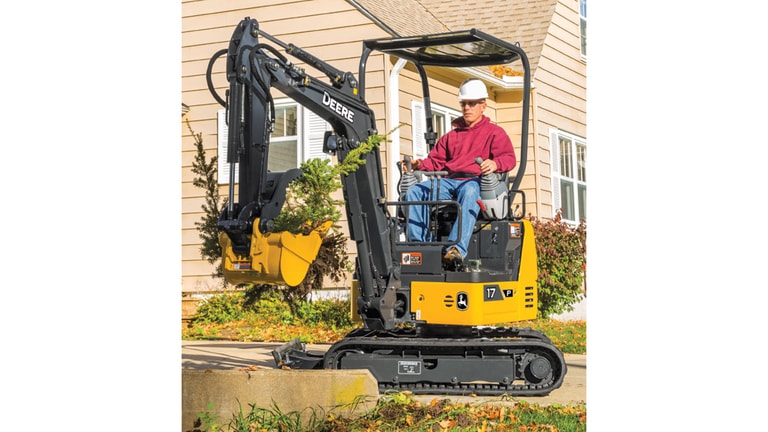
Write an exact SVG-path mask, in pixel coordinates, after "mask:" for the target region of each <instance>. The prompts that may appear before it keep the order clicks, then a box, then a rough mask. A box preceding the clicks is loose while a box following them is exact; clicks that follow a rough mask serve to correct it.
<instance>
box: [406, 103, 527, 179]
mask: <svg viewBox="0 0 768 432" xmlns="http://www.w3.org/2000/svg"><path fill="white" fill-rule="evenodd" d="M452 125H453V127H454V129H452V130H451V131H449V132H448V133H446V134H445V135H443V136H442V137H440V139H439V140H438V141H437V144H436V145H435V147H434V148H432V151H430V152H429V154H428V155H427V157H426V158H425V159H422V160H421V161H420V165H419V170H421V171H448V173H449V174H451V173H472V174H475V175H480V165H478V164H477V163H476V162H475V158H476V157H478V156H479V157H481V158H483V160H485V159H493V160H494V162H496V165H497V166H498V169H497V171H498V172H506V171H509V170H511V169H512V168H514V167H515V164H516V163H517V159H516V158H515V149H514V148H513V147H512V141H511V140H510V139H509V136H507V133H506V132H504V129H502V128H501V126H498V125H496V124H493V123H491V119H489V118H488V117H486V116H485V115H483V118H482V119H480V121H479V122H477V124H476V125H475V126H474V127H471V128H470V127H467V125H466V123H465V122H464V118H463V117H459V118H457V119H456V120H454V121H453V123H452Z"/></svg>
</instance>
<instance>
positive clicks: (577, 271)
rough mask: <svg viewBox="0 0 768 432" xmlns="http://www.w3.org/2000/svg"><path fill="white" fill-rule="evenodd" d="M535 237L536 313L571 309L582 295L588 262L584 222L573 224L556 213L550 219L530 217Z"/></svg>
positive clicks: (547, 314) (540, 314)
mask: <svg viewBox="0 0 768 432" xmlns="http://www.w3.org/2000/svg"><path fill="white" fill-rule="evenodd" d="M530 220H531V224H532V225H533V232H534V234H535V236H536V253H537V255H538V270H539V277H538V283H539V316H540V317H541V318H545V319H546V318H549V317H550V316H551V315H554V314H559V313H563V312H568V311H571V310H573V306H574V304H576V303H577V302H578V301H579V300H580V298H581V294H582V287H583V284H584V275H585V271H586V265H587V249H586V246H587V243H586V240H587V224H586V222H585V221H581V223H580V224H579V225H578V226H576V227H573V226H571V225H569V224H568V223H566V222H564V221H563V220H562V215H561V214H560V212H558V213H557V214H556V215H555V218H554V219H553V220H540V219H537V218H535V217H533V216H530Z"/></svg>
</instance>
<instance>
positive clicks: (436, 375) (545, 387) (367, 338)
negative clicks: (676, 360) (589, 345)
mask: <svg viewBox="0 0 768 432" xmlns="http://www.w3.org/2000/svg"><path fill="white" fill-rule="evenodd" d="M273 356H274V357H275V362H276V364H277V365H278V367H289V368H292V369H368V370H369V371H370V372H371V374H372V375H373V376H374V377H375V378H376V380H377V382H378V385H379V391H380V392H382V393H383V392H386V391H388V390H396V391H405V390H407V391H410V392H412V393H414V394H442V395H472V394H473V395H478V396H494V395H511V396H543V395H547V394H549V393H550V392H551V391H552V390H555V389H557V388H559V387H560V386H561V385H562V382H563V378H564V376H565V373H566V364H565V360H564V358H563V355H562V353H561V352H560V351H559V350H558V349H557V348H556V347H555V346H554V345H553V344H552V342H551V341H550V340H549V338H547V337H546V335H544V334H543V333H541V332H540V331H537V330H532V329H527V328H506V327H475V328H472V331H471V334H470V335H467V336H466V337H459V338H451V337H441V336H439V335H429V336H419V335H417V334H416V333H415V332H414V331H405V330H399V331H386V332H383V331H376V332H373V331H370V330H357V331H354V332H352V333H350V334H349V335H348V336H347V337H345V338H344V339H343V340H341V341H339V342H337V343H335V344H333V345H332V346H331V347H330V348H329V349H328V351H327V352H326V353H325V354H324V355H317V354H311V353H308V352H307V351H306V349H305V347H304V346H303V344H301V343H299V342H298V341H293V342H290V343H288V344H286V345H284V346H282V347H280V348H279V349H278V350H275V351H273Z"/></svg>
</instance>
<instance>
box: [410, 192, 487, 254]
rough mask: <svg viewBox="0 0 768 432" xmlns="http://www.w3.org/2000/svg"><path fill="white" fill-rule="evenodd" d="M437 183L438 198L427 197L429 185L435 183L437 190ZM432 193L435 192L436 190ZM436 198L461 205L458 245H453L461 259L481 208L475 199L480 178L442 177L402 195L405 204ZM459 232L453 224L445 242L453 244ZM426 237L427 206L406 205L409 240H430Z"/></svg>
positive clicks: (435, 198) (477, 197)
mask: <svg viewBox="0 0 768 432" xmlns="http://www.w3.org/2000/svg"><path fill="white" fill-rule="evenodd" d="M438 181H439V182H440V196H437V197H434V196H430V191H431V188H430V185H432V184H434V186H435V188H436V189H437V182H438ZM434 193H437V190H435V191H434ZM437 199H441V200H448V199H452V200H455V201H457V202H458V203H459V205H460V206H461V213H462V214H461V238H460V239H458V240H459V242H458V243H457V244H456V248H458V249H459V252H461V256H462V257H466V256H467V247H468V246H469V240H470V238H471V237H472V231H473V230H474V228H475V221H476V220H477V215H478V213H479V212H480V205H479V204H478V203H477V200H479V199H480V179H479V178H472V179H466V180H454V179H447V178H441V179H439V180H426V181H423V182H421V183H417V184H415V185H413V186H411V187H410V188H408V191H407V192H406V193H405V200H406V201H431V200H437ZM458 231H459V224H458V223H454V224H453V227H452V228H451V232H450V234H449V235H448V241H451V242H452V241H456V240H457V236H458ZM428 234H429V206H427V205H412V206H408V240H410V241H429V239H427V235H428Z"/></svg>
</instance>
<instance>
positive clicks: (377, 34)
mask: <svg viewBox="0 0 768 432" xmlns="http://www.w3.org/2000/svg"><path fill="white" fill-rule="evenodd" d="M181 9H182V21H181V22H182V47H181V50H182V95H181V98H182V102H183V107H184V108H183V112H182V124H181V145H182V149H181V151H182V166H181V170H182V185H181V186H182V215H181V217H182V233H181V234H182V245H181V247H182V275H181V282H182V294H183V295H187V296H193V295H200V294H203V293H207V292H211V291H215V290H217V289H220V287H221V281H220V280H217V279H215V278H212V277H211V273H212V272H213V271H214V268H213V266H212V265H211V264H209V263H208V262H207V261H205V260H204V259H203V258H201V256H200V243H201V241H200V238H199V232H198V231H197V228H196V226H195V222H198V221H199V220H200V219H201V217H202V216H203V212H202V210H201V207H202V205H203V203H204V192H203V191H202V190H201V189H200V188H197V187H195V186H194V185H193V184H192V180H193V178H194V175H193V174H192V172H191V166H192V162H193V159H194V156H195V153H196V152H195V145H194V139H193V137H192V136H191V132H190V128H191V129H192V131H194V132H195V133H200V134H201V136H202V138H203V145H204V147H205V149H206V153H207V154H208V157H211V156H213V155H217V154H219V155H221V153H222V152H224V151H225V147H223V146H222V143H224V142H226V138H224V137H225V134H226V129H225V125H224V124H223V123H224V122H223V119H222V117H221V116H222V115H223V114H222V107H221V106H220V105H219V104H218V103H217V102H216V101H215V99H214V98H213V97H212V95H211V94H210V92H209V90H208V88H207V84H206V69H207V67H208V63H209V60H210V59H211V58H212V56H213V55H214V53H215V52H216V51H219V50H221V49H222V48H226V47H227V45H228V42H229V38H230V36H231V35H232V31H233V29H234V26H235V25H236V24H237V23H239V22H240V20H242V19H243V18H245V17H251V18H254V19H257V20H258V21H259V24H260V28H261V29H262V30H264V31H265V32H267V33H268V34H270V35H272V36H275V37H277V38H279V39H281V40H282V41H285V42H290V43H293V44H295V45H296V46H299V47H301V48H303V49H305V50H307V51H309V52H310V53H312V54H314V55H315V56H317V57H319V58H321V59H323V60H325V61H327V62H329V63H331V64H332V65H334V66H335V67H336V68H338V69H340V70H342V71H352V72H353V73H354V74H357V66H358V58H359V55H360V51H361V41H362V40H365V39H375V38H384V37H390V36H409V35H419V34H428V33H441V32H447V31H456V30H466V29H469V28H477V29H479V30H482V31H484V32H486V33H490V34H492V35H494V36H496V37H498V38H500V39H504V40H507V41H509V42H513V43H519V44H520V46H521V47H522V48H523V49H524V50H525V51H526V53H527V54H528V57H529V60H530V63H531V72H532V85H533V87H532V95H531V96H532V97H531V121H530V125H529V133H530V135H529V140H528V143H529V150H528V161H527V169H526V175H525V178H524V179H523V182H522V185H521V187H522V188H523V189H524V191H525V195H526V199H527V208H526V213H530V214H532V215H534V216H537V217H540V218H551V217H553V216H554V214H555V211H556V209H559V208H563V209H564V218H565V219H566V220H569V221H573V222H576V221H578V220H579V219H586V206H585V201H586V165H585V156H586V32H585V29H586V0H531V1H522V0H509V1H505V2H499V1H489V0H469V1H465V2H442V1H437V0H420V1H415V0H397V1H395V0H305V1H296V0H294V1H275V0H270V1H263V0H250V1H245V0H235V1H229V2H218V1H214V0H203V1H183V2H182V8H181ZM223 70H224V66H223V62H220V63H219V64H214V68H213V71H214V74H213V76H214V81H215V82H214V86H215V87H216V88H218V89H219V91H220V92H222V93H223V91H224V89H225V88H226V86H227V82H226V80H225V78H224V74H223ZM307 72H308V73H310V74H311V75H313V76H316V77H317V78H318V79H326V78H325V76H324V75H323V74H322V73H320V72H317V71H315V70H314V69H312V68H309V67H308V68H307ZM499 72H500V71H498V70H491V69H490V68H483V69H467V70H461V71H458V72H457V73H440V74H436V75H435V76H431V77H430V78H431V83H432V88H431V99H432V104H433V105H432V110H433V118H434V120H435V125H436V129H437V131H438V132H440V131H445V130H447V128H449V125H450V120H451V119H452V118H453V117H455V116H458V115H459V109H458V106H457V103H456V92H457V89H458V86H459V85H460V83H461V82H462V81H463V80H464V79H466V78H468V77H470V76H475V77H479V78H481V79H482V80H483V81H484V82H485V83H486V85H487V87H488V89H489V92H490V95H491V97H490V99H489V100H488V109H487V110H486V115H488V116H489V117H490V118H491V120H492V121H495V122H497V123H498V124H500V125H501V126H502V127H504V128H505V129H506V130H507V132H508V133H509V134H510V136H511V138H512V141H513V143H514V142H519V130H520V125H519V123H515V119H516V117H517V115H516V114H515V113H516V111H517V110H519V106H520V101H521V99H522V88H521V86H520V85H519V84H517V83H515V82H514V79H513V78H512V76H513V75H514V71H506V73H507V75H504V74H501V73H499ZM502 72H504V71H502ZM217 79H218V81H216V80H217ZM365 82H366V99H367V102H368V104H369V105H370V106H371V108H372V109H373V110H374V112H375V113H376V118H377V127H378V130H379V131H380V132H382V133H383V132H389V131H392V132H391V134H390V136H389V139H390V143H389V145H388V146H387V147H386V148H384V149H383V153H382V163H383V164H384V165H385V171H386V172H385V173H384V176H385V183H386V187H387V190H388V191H390V192H391V193H392V194H394V193H395V186H396V182H397V177H396V176H397V175H398V173H397V170H396V165H395V163H396V162H397V161H398V160H402V158H403V156H404V155H413V156H415V157H419V156H423V155H424V154H425V153H426V148H425V144H424V140H423V125H422V123H421V121H419V120H418V118H419V117H418V114H419V113H420V112H421V111H420V110H421V109H422V100H421V91H420V88H419V87H418V80H417V73H416V72H415V69H414V68H412V67H409V65H408V64H407V62H406V63H404V62H398V61H397V59H391V58H389V57H388V56H386V55H384V54H381V53H375V54H374V55H372V56H371V58H370V59H369V60H368V63H367V73H366V80H365ZM275 100H276V117H277V122H276V126H277V127H276V130H275V132H274V133H273V135H272V139H271V145H273V146H275V148H279V149H280V150H279V153H280V154H281V155H282V156H284V158H285V159H284V162H283V163H285V164H287V165H290V166H298V165H299V163H300V162H301V161H304V160H307V159H310V158H313V157H328V156H327V155H325V154H323V153H322V152H321V151H320V150H321V140H322V136H323V133H324V132H325V130H326V129H328V125H327V124H325V122H324V121H323V120H321V119H319V118H318V117H317V116H315V115H313V114H312V113H311V112H309V111H308V110H305V109H304V108H303V107H301V106H298V105H297V104H296V103H294V102H292V101H291V100H289V99H287V98H280V97H279V95H277V94H276V95H275ZM414 119H416V120H414ZM399 124H403V125H402V126H401V127H400V128H395V126H397V125H399ZM516 134H517V135H516ZM516 136H517V137H516ZM518 152H519V149H518ZM219 159H220V165H219V179H220V187H221V189H220V190H221V193H222V196H226V194H227V183H228V175H227V173H228V170H229V167H228V166H227V165H226V164H222V163H221V162H223V159H224V158H223V157H220V158H219ZM342 225H344V221H342ZM350 251H352V255H353V254H354V252H355V251H354V248H352V247H350ZM350 283H351V281H347V282H346V286H347V287H348V286H349V284H350Z"/></svg>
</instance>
